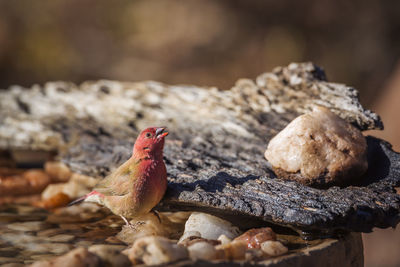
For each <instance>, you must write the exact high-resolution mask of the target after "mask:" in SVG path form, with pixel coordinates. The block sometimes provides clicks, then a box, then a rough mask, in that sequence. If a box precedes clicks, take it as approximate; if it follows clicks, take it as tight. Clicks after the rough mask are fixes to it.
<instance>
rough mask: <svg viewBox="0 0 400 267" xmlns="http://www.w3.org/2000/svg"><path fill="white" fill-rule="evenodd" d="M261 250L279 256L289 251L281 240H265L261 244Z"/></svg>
mask: <svg viewBox="0 0 400 267" xmlns="http://www.w3.org/2000/svg"><path fill="white" fill-rule="evenodd" d="M261 250H262V251H263V252H264V253H265V254H267V255H269V256H273V257H275V256H279V255H282V254H285V253H286V252H288V248H287V247H285V246H284V245H283V244H282V243H281V242H279V241H270V240H269V241H265V242H263V243H262V244H261Z"/></svg>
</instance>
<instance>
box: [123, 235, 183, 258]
mask: <svg viewBox="0 0 400 267" xmlns="http://www.w3.org/2000/svg"><path fill="white" fill-rule="evenodd" d="M125 253H126V254H128V257H129V260H130V261H131V262H132V263H133V264H138V263H144V264H146V265H157V264H164V263H168V262H172V261H176V260H180V259H186V258H187V257H188V251H187V250H186V248H185V247H183V246H180V245H177V244H175V243H174V242H173V241H171V240H169V239H167V238H165V237H160V236H146V237H142V238H139V239H138V240H136V241H135V243H134V244H133V246H132V248H130V249H129V250H126V251H125Z"/></svg>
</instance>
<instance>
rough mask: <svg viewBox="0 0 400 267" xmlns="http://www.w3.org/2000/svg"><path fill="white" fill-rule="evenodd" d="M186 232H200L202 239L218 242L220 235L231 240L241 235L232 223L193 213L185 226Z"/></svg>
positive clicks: (204, 214)
mask: <svg viewBox="0 0 400 267" xmlns="http://www.w3.org/2000/svg"><path fill="white" fill-rule="evenodd" d="M185 232H199V233H200V234H201V237H202V238H207V239H213V240H217V239H218V237H219V236H220V235H225V236H227V237H228V238H230V239H233V238H235V237H236V236H238V235H239V234H240V230H239V228H237V227H236V226H233V225H232V224H231V223H230V222H228V221H225V220H223V219H221V218H218V217H215V216H213V215H209V214H206V213H200V212H193V213H192V214H191V215H190V217H189V219H188V220H187V221H186V224H185Z"/></svg>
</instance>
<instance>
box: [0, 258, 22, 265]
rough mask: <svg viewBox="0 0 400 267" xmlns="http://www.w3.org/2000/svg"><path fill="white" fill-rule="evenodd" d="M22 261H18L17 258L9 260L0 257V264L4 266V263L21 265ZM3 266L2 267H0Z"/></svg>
mask: <svg viewBox="0 0 400 267" xmlns="http://www.w3.org/2000/svg"><path fill="white" fill-rule="evenodd" d="M22 262H23V260H21V259H18V258H14V257H12V258H9V257H0V264H6V263H22ZM2 266H3V265H2Z"/></svg>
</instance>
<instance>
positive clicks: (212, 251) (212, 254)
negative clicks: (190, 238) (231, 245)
mask: <svg viewBox="0 0 400 267" xmlns="http://www.w3.org/2000/svg"><path fill="white" fill-rule="evenodd" d="M188 251H189V257H190V258H191V259H192V260H199V259H200V260H215V259H218V258H222V257H223V256H224V253H223V252H222V251H221V250H217V249H216V248H215V247H214V246H213V245H212V244H210V243H209V242H196V243H194V244H192V245H190V246H189V247H188Z"/></svg>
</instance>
